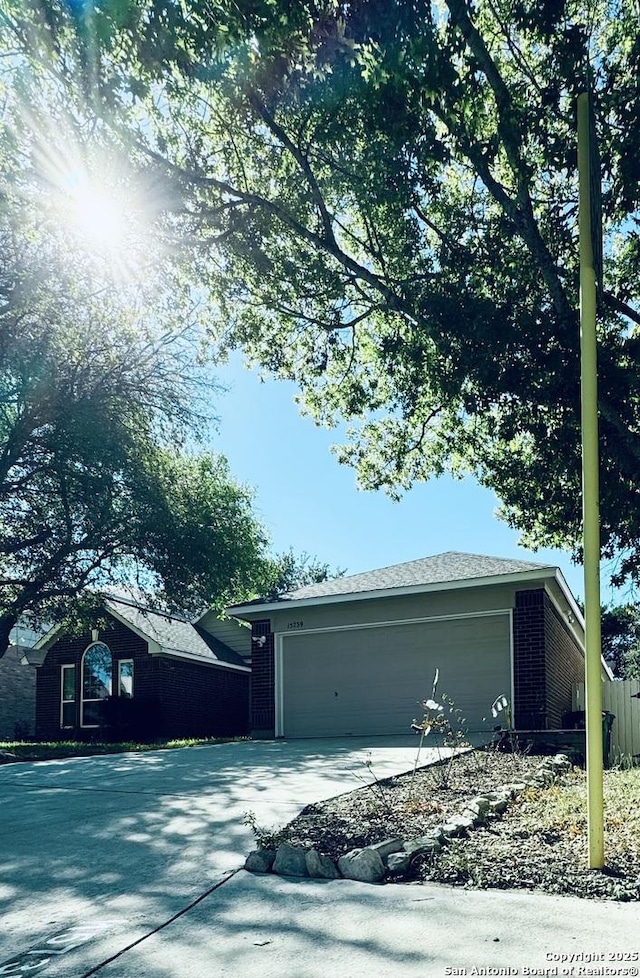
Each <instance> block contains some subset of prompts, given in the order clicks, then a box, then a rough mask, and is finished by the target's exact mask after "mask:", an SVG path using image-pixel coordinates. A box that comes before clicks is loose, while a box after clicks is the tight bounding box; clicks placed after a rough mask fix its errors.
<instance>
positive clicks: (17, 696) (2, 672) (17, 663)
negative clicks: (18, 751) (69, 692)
mask: <svg viewBox="0 0 640 978" xmlns="http://www.w3.org/2000/svg"><path fill="white" fill-rule="evenodd" d="M26 651H27V650H25V649H24V648H23V647H22V646H20V645H10V646H9V648H8V649H7V651H6V652H5V654H4V655H3V656H2V658H1V659H0V690H1V691H2V693H1V695H0V740H22V739H24V738H25V737H31V736H33V732H34V729H35V721H36V670H35V666H34V665H32V664H31V663H30V662H29V661H28V660H27V658H26V656H25V652H26Z"/></svg>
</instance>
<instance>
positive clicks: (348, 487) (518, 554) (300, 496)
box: [214, 356, 612, 602]
mask: <svg viewBox="0 0 640 978" xmlns="http://www.w3.org/2000/svg"><path fill="white" fill-rule="evenodd" d="M217 377H218V380H219V382H220V383H221V384H223V385H225V387H227V391H226V392H223V393H220V394H219V395H218V397H217V399H216V405H215V413H216V414H217V416H218V418H219V429H218V436H217V437H216V438H215V439H214V443H215V447H216V450H217V451H220V452H222V453H223V454H224V455H226V456H227V458H228V459H229V463H230V466H231V472H232V474H233V476H234V477H235V478H236V479H238V480H239V481H240V482H243V483H248V484H249V485H251V486H252V487H254V489H255V491H256V501H255V505H256V510H257V513H258V515H259V517H260V518H261V519H262V521H263V523H264V524H265V525H266V527H267V529H268V530H269V533H270V534H271V537H272V540H273V548H274V550H275V551H277V552H280V551H283V550H288V549H289V547H293V549H294V550H295V551H296V552H297V553H301V552H303V551H304V552H306V553H308V554H310V555H312V556H314V557H317V558H318V559H319V560H321V561H323V562H326V563H328V564H329V565H330V566H331V567H334V568H336V567H341V568H346V571H347V573H348V574H355V573H358V572H360V571H366V570H373V569H374V568H378V567H385V566H387V565H389V564H397V563H401V562H402V561H405V560H415V559H417V558H420V557H427V556H429V555H431V554H436V553H442V552H443V551H446V550H460V551H466V552H469V553H481V554H491V555H495V556H499V557H515V558H519V559H521V560H527V559H529V560H534V561H539V562H540V563H553V564H556V565H557V566H559V567H560V568H561V570H562V572H563V574H564V576H565V578H566V580H567V582H568V584H569V586H570V587H571V590H572V591H573V593H574V595H575V596H576V597H582V596H583V594H584V587H583V583H582V568H581V567H576V566H575V565H574V564H573V563H572V562H571V560H570V557H569V555H568V554H567V553H565V552H563V551H558V550H539V551H537V552H536V553H532V552H531V551H527V550H525V549H524V548H523V547H520V546H518V534H517V533H516V532H515V531H514V530H512V529H510V528H509V527H508V526H507V525H506V524H505V523H503V522H501V521H500V520H498V519H496V517H495V515H494V511H495V509H496V506H497V505H498V500H497V499H496V497H495V495H494V494H493V493H492V492H490V491H489V490H487V489H484V488H482V487H481V486H479V485H478V484H477V483H476V482H475V481H474V480H472V479H465V480H462V481H458V480H455V479H450V478H441V479H437V480H433V481H431V482H429V483H428V484H422V485H419V486H416V487H415V488H414V489H412V490H411V491H410V492H409V493H407V494H406V495H405V496H404V497H403V499H402V500H401V501H400V502H398V503H395V502H392V501H391V500H390V499H389V498H388V497H387V496H385V494H384V493H382V492H363V491H360V490H358V488H357V486H356V477H355V472H354V471H353V470H352V469H350V468H347V467H346V466H343V465H339V464H338V462H337V461H336V459H335V458H334V457H333V455H332V454H331V452H330V451H329V448H330V446H331V445H332V444H334V443H335V442H337V441H339V440H340V433H339V432H336V431H335V430H333V431H331V430H329V431H328V430H325V429H321V428H317V427H316V426H315V425H314V424H313V422H312V421H311V420H310V419H309V418H303V417H301V416H300V414H299V412H298V408H297V406H296V405H295V404H294V400H293V399H294V396H295V393H296V388H295V386H294V385H293V384H291V383H287V382H283V381H276V380H266V381H264V382H263V381H261V380H260V378H259V376H258V374H257V373H256V372H253V371H250V370H248V369H246V368H244V367H243V365H242V362H241V359H240V357H239V356H238V357H234V358H233V359H232V360H231V361H230V363H229V364H228V365H226V366H224V367H221V368H219V369H218V370H217ZM602 579H603V587H602V598H603V601H605V602H606V601H608V600H611V598H612V594H611V591H610V588H609V587H608V586H607V585H606V574H605V573H604V572H603V574H602Z"/></svg>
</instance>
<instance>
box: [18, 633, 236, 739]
mask: <svg viewBox="0 0 640 978" xmlns="http://www.w3.org/2000/svg"><path fill="white" fill-rule="evenodd" d="M105 617H106V618H107V621H108V622H109V624H108V627H106V628H104V629H100V632H99V636H98V637H99V641H101V642H104V643H105V644H106V645H108V646H109V648H110V649H111V652H112V655H113V660H114V668H113V680H114V683H115V681H116V676H117V666H116V662H117V660H119V659H133V676H134V678H133V683H134V686H133V689H134V695H133V699H131V700H125V699H122V700H120V699H119V698H118V697H117V696H116V697H113V699H112V700H111V702H110V703H109V705H108V707H107V709H106V710H105V711H104V718H105V726H106V725H107V724H108V725H109V727H110V729H103V730H101V729H99V728H98V729H96V728H82V727H80V683H81V663H82V655H83V653H84V651H85V649H86V648H87V646H88V645H89V644H91V642H92V638H91V634H90V633H89V632H87V633H85V634H84V635H81V636H76V637H73V636H68V635H64V636H62V637H61V638H60V639H59V640H58V641H57V642H56V643H55V644H54V645H53V646H52V647H51V649H50V650H49V652H48V654H47V657H46V659H45V661H44V663H43V665H42V666H40V668H39V669H38V676H37V689H36V721H37V722H36V734H37V736H38V737H40V738H41V739H52V740H60V739H66V740H69V739H74V740H75V739H87V738H97V737H101V736H112V737H114V738H116V739H119V738H120V737H131V738H133V739H153V738H155V737H159V736H165V737H172V736H177V737H186V736H197V737H201V736H217V735H220V736H223V735H225V736H226V735H241V734H244V733H246V732H247V727H248V702H249V674H248V673H244V672H235V671H233V670H228V669H223V668H219V667H214V666H208V665H199V664H198V663H196V662H188V661H186V660H178V659H166V658H164V657H161V656H151V655H149V652H148V650H147V643H146V642H145V641H144V639H142V638H140V637H139V636H138V635H136V634H135V632H132V631H131V630H130V629H129V628H127V627H126V626H125V625H123V624H122V623H121V622H118V621H117V620H116V619H115V618H112V617H111V616H109V615H106V616H105ZM63 664H64V665H66V664H74V665H75V667H76V674H75V683H76V688H75V694H76V695H75V699H76V710H75V718H76V722H75V726H74V727H73V728H65V729H61V726H60V683H61V671H60V667H61V666H62V665H63Z"/></svg>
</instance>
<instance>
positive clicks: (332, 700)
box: [276, 613, 511, 737]
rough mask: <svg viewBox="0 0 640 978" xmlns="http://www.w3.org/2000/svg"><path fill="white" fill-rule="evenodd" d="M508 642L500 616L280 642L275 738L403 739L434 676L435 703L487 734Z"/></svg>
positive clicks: (506, 666) (504, 678)
mask: <svg viewBox="0 0 640 978" xmlns="http://www.w3.org/2000/svg"><path fill="white" fill-rule="evenodd" d="M510 635H511V628H510V617H509V615H508V614H506V613H499V614H484V615H476V616H471V617H464V618H453V619H444V620H436V621H418V622H404V623H401V624H398V623H392V624H386V625H379V626H369V627H364V628H344V629H327V630H321V631H316V632H312V633H310V634H301V633H297V634H293V635H291V634H284V635H282V636H281V641H280V643H279V646H280V647H279V649H278V655H277V664H276V684H277V690H278V693H277V699H278V700H279V702H278V703H277V706H278V710H277V713H278V721H279V722H278V723H277V734H276V735H280V736H284V737H336V736H368V735H378V736H379V735H400V734H406V733H408V732H409V729H410V725H411V721H412V720H413V719H414V718H419V717H421V716H422V712H421V705H420V704H421V702H422V700H424V699H429V698H430V696H431V691H432V685H433V678H434V673H435V670H436V668H437V669H438V671H439V681H438V687H437V695H436V699H437V700H438V702H440V699H439V696H440V697H441V695H442V694H443V693H446V694H447V697H448V698H449V699H450V700H451V701H453V703H454V704H455V706H456V708H458V709H459V710H461V714H462V717H464V718H465V719H466V727H467V729H468V730H469V732H470V733H477V732H478V731H481V730H485V729H491V726H492V725H493V722H492V718H491V713H490V708H491V704H492V703H493V701H494V700H495V698H496V697H497V696H498V695H500V694H502V693H506V694H507V695H508V696H509V697H511V642H510ZM487 718H488V719H487Z"/></svg>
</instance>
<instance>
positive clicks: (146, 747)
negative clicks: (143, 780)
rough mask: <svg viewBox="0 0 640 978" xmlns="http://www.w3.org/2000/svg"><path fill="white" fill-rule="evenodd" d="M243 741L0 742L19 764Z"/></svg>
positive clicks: (215, 739)
mask: <svg viewBox="0 0 640 978" xmlns="http://www.w3.org/2000/svg"><path fill="white" fill-rule="evenodd" d="M246 739H247V738H246V737H203V738H195V737H187V738H183V739H172V740H157V741H153V742H151V743H140V742H138V741H123V742H121V743H102V742H100V741H87V742H85V741H81V740H62V741H50V742H48V741H41V742H36V743H32V742H30V741H12V740H6V741H0V752H5V754H9V755H13V756H12V757H9V758H5V759H7V760H14V759H15V760H18V761H51V760H56V759H58V758H65V757H96V756H99V755H102V754H124V753H128V752H133V753H136V754H141V753H143V752H145V751H150V750H179V749H180V748H182V747H196V746H199V745H203V744H204V745H206V744H227V743H232V742H234V741H237V740H246Z"/></svg>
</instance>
